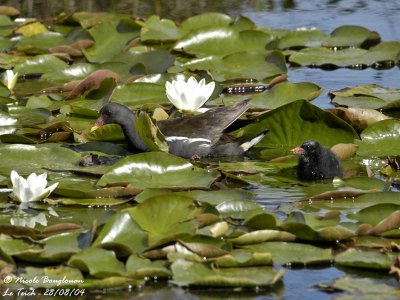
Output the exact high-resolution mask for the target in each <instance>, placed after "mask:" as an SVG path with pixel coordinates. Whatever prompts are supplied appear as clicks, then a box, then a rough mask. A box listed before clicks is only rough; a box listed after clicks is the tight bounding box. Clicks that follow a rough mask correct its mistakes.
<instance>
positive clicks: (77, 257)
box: [68, 248, 126, 278]
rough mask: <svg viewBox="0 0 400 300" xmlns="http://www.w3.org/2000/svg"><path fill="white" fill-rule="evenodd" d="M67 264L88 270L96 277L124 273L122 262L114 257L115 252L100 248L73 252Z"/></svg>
mask: <svg viewBox="0 0 400 300" xmlns="http://www.w3.org/2000/svg"><path fill="white" fill-rule="evenodd" d="M99 261H101V263H99ZM68 264H70V265H72V266H74V267H76V268H78V269H80V270H81V271H88V272H89V274H90V275H91V276H93V277H97V278H106V277H111V276H120V275H122V276H123V275H125V273H126V271H125V266H124V264H123V263H122V262H121V261H119V260H118V259H117V258H116V256H115V253H114V252H113V251H108V250H104V249H101V248H86V249H84V250H82V251H80V252H78V253H77V254H74V255H73V256H72V257H71V258H70V259H69V261H68Z"/></svg>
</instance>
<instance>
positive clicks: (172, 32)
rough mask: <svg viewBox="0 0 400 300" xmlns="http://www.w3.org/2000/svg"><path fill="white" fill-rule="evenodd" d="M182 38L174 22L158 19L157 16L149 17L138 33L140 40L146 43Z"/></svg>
mask: <svg viewBox="0 0 400 300" xmlns="http://www.w3.org/2000/svg"><path fill="white" fill-rule="evenodd" d="M180 37H182V33H181V30H180V29H179V28H178V27H177V26H176V24H175V23H174V21H172V20H168V19H160V17H159V16H151V17H149V18H148V19H147V20H146V22H144V23H143V27H142V29H141V31H140V40H141V41H142V42H146V41H173V40H177V39H179V38H180Z"/></svg>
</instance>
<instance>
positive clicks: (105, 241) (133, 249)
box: [93, 212, 147, 256]
mask: <svg viewBox="0 0 400 300" xmlns="http://www.w3.org/2000/svg"><path fill="white" fill-rule="evenodd" d="M93 246H100V247H103V248H107V249H113V250H114V251H117V253H119V254H120V255H122V254H124V255H125V256H126V255H129V254H132V253H141V252H142V251H143V250H145V249H146V248H147V233H146V232H144V231H143V230H142V229H141V228H140V227H139V226H138V225H137V223H136V222H135V221H134V220H133V219H132V217H131V216H130V214H129V213H127V212H120V213H117V214H115V215H114V216H113V217H111V219H110V220H108V221H107V223H106V224H105V225H104V227H103V228H102V229H101V231H100V232H99V234H98V236H97V239H96V240H95V241H94V243H93Z"/></svg>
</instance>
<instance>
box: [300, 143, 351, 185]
mask: <svg viewBox="0 0 400 300" xmlns="http://www.w3.org/2000/svg"><path fill="white" fill-rule="evenodd" d="M293 153H295V154H298V155H300V157H299V164H298V166H297V176H298V178H299V179H301V180H319V179H330V178H333V177H335V176H339V177H341V176H343V169H342V165H341V162H340V160H339V158H338V157H337V156H336V155H335V154H334V153H333V152H332V151H331V150H330V149H328V148H325V147H323V146H321V144H320V143H318V142H317V141H306V142H305V143H303V144H302V145H301V146H299V147H296V148H295V149H293Z"/></svg>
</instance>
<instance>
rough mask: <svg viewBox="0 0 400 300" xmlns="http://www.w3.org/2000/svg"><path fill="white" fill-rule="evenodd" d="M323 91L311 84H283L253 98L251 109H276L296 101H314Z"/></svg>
mask: <svg viewBox="0 0 400 300" xmlns="http://www.w3.org/2000/svg"><path fill="white" fill-rule="evenodd" d="M322 91H323V88H321V87H320V86H318V85H316V84H314V83H311V82H299V83H290V82H282V83H280V84H277V85H274V86H273V87H272V88H271V89H269V90H267V91H265V92H263V93H258V94H255V95H254V96H252V98H251V107H254V108H262V109H274V108H277V107H279V106H282V105H285V104H288V103H290V102H293V101H296V100H302V99H304V100H313V99H315V98H317V97H318V96H319V95H320V94H321V93H322Z"/></svg>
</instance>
